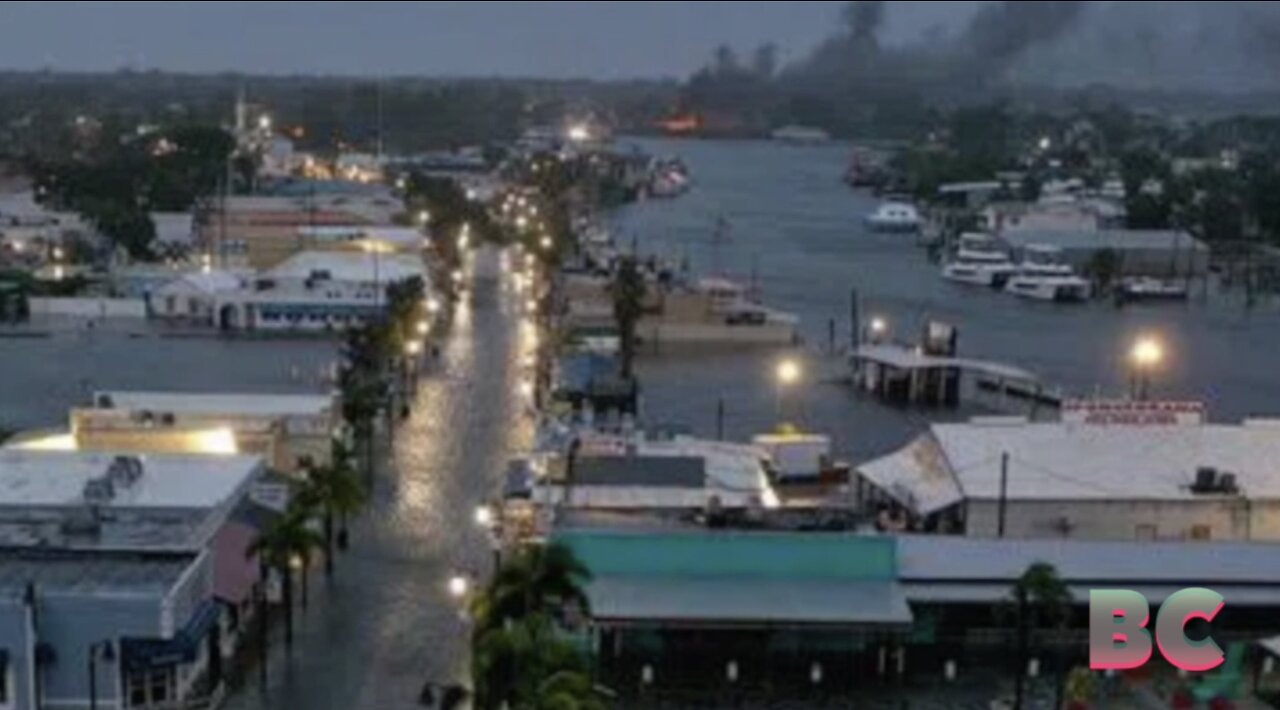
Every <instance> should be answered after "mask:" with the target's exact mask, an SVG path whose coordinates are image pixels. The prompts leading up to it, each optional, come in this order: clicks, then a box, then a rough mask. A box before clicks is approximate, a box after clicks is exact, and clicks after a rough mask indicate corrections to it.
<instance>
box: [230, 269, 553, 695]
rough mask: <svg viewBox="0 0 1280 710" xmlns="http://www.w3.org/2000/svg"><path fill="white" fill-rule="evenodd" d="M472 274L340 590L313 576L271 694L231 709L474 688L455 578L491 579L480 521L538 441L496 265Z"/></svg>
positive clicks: (428, 362)
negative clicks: (451, 591)
mask: <svg viewBox="0 0 1280 710" xmlns="http://www.w3.org/2000/svg"><path fill="white" fill-rule="evenodd" d="M474 273H475V280H474V288H473V289H471V290H469V291H468V292H467V293H468V296H467V297H466V298H464V299H463V300H461V301H460V303H459V305H458V307H457V310H456V312H455V314H454V322H453V325H452V328H451V330H450V332H449V333H448V335H447V336H445V337H444V339H443V341H442V342H441V343H440V345H441V349H440V355H439V361H433V360H432V358H431V357H430V356H426V357H424V359H423V368H422V370H421V372H420V375H419V386H418V388H417V390H416V396H415V398H414V403H413V407H412V413H411V415H410V417H409V419H408V420H407V421H405V422H403V423H402V425H401V426H399V427H398V428H397V429H396V432H395V437H394V442H393V444H392V451H393V453H392V457H391V462H392V463H391V465H390V466H389V467H387V468H386V469H385V470H383V471H381V472H379V475H378V478H377V483H376V485H375V488H374V493H373V496H372V500H371V501H370V505H369V508H368V512H367V513H365V514H364V515H362V516H361V517H360V518H359V519H358V521H357V522H356V525H355V526H354V528H353V530H352V547H351V550H350V551H349V552H347V553H346V554H344V555H342V556H340V557H339V558H338V569H337V574H336V577H335V579H334V580H333V581H332V582H331V583H326V582H325V581H324V580H323V579H322V578H320V579H317V577H319V574H318V572H317V573H315V574H313V580H312V584H313V586H314V587H315V593H314V594H313V596H312V600H311V602H312V605H313V606H312V608H311V609H310V610H309V611H308V612H307V613H306V614H305V615H303V616H301V617H299V618H300V621H299V622H298V623H299V626H298V629H297V635H296V637H295V639H294V644H293V649H292V651H289V650H288V649H286V648H285V647H284V644H283V642H282V641H283V640H282V639H281V638H280V634H281V632H280V630H279V628H278V627H277V629H275V630H273V633H274V634H275V638H274V639H273V640H272V648H271V656H270V658H271V660H270V663H269V665H268V673H267V685H266V687H265V688H263V687H262V686H261V685H260V684H259V681H258V680H257V677H256V673H253V672H251V673H250V677H249V679H248V682H247V684H246V685H245V686H244V687H243V688H241V689H240V690H239V691H238V692H237V693H235V694H234V696H233V697H232V698H231V700H230V702H228V704H227V705H226V707H227V708H228V709H229V710H257V709H258V708H261V709H263V710H266V709H268V708H271V709H276V708H308V709H315V710H323V709H324V708H334V709H335V710H336V709H338V708H341V709H343V710H387V709H392V708H409V707H415V706H417V704H418V697H419V693H420V692H421V690H422V688H423V686H424V684H425V683H427V682H433V683H453V682H459V681H465V679H466V665H465V664H466V661H465V655H466V654H465V651H466V649H467V639H468V627H467V624H466V622H465V621H464V619H463V617H462V615H461V613H460V612H461V604H460V603H459V602H458V601H457V600H455V599H453V598H452V597H450V596H449V595H448V591H447V589H448V587H447V583H448V579H449V578H450V577H451V576H452V575H454V574H464V575H467V576H469V577H471V578H474V579H480V578H482V577H483V576H484V575H486V574H488V568H487V565H488V564H489V560H490V555H491V547H490V544H489V541H488V537H487V534H486V533H485V532H484V531H482V530H480V529H479V528H478V526H477V525H476V523H475V521H474V511H475V509H476V507H477V506H478V505H480V504H482V503H484V502H486V501H490V500H492V499H493V498H494V496H495V495H496V494H497V493H498V491H499V487H500V479H501V476H502V472H503V469H504V465H505V462H506V459H507V457H508V456H510V455H511V454H512V453H514V452H516V451H518V450H521V449H523V448H525V447H527V446H528V445H529V443H530V441H531V438H532V431H531V420H530V419H529V417H528V416H527V412H526V411H525V410H524V408H523V407H522V405H521V404H520V402H519V401H518V400H519V397H518V394H517V393H518V390H519V387H518V382H519V378H520V377H521V373H520V370H519V364H518V363H519V354H520V348H522V347H525V344H523V343H522V342H521V339H520V338H519V329H518V328H516V327H515V315H514V311H513V310H512V308H511V305H512V304H510V303H509V302H508V301H509V299H508V298H507V297H506V296H504V295H503V290H502V288H501V286H500V282H499V280H498V279H499V275H498V273H497V269H496V259H494V258H493V254H492V253H482V254H480V255H478V256H477V258H476V264H475V269H474Z"/></svg>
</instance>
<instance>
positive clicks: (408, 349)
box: [404, 340, 422, 357]
mask: <svg viewBox="0 0 1280 710" xmlns="http://www.w3.org/2000/svg"><path fill="white" fill-rule="evenodd" d="M420 352H422V343H419V342H418V341H416V340H410V341H409V342H408V343H405V346H404V354H405V355H408V356H409V357H417V356H418V353H420Z"/></svg>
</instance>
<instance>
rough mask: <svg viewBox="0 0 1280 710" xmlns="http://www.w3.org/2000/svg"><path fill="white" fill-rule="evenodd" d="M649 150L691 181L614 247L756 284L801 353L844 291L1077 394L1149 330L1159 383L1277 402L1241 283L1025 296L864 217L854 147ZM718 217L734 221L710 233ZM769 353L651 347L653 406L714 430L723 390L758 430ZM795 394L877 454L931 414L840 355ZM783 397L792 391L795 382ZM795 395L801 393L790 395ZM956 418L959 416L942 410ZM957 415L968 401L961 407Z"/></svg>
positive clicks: (830, 428)
mask: <svg viewBox="0 0 1280 710" xmlns="http://www.w3.org/2000/svg"><path fill="white" fill-rule="evenodd" d="M635 142H637V143H638V144H639V145H641V146H642V147H643V149H645V150H646V151H648V152H650V153H652V154H655V155H677V156H679V157H680V158H681V159H683V160H684V161H685V163H686V164H687V165H688V166H689V168H690V170H691V171H692V174H693V178H694V181H695V186H694V187H693V189H692V190H691V191H689V192H688V193H686V194H685V195H683V196H681V197H679V198H676V199H674V200H653V201H647V202H641V203H637V204H635V205H631V206H628V207H626V208H624V209H622V210H621V211H619V212H618V213H617V214H616V215H615V219H614V226H615V232H616V236H617V238H618V241H619V243H620V244H624V245H625V244H630V243H631V241H632V240H633V239H634V241H635V243H636V244H637V245H638V247H639V250H640V252H641V253H642V254H650V253H653V254H658V255H661V256H664V257H667V258H670V259H672V260H673V261H675V262H680V261H681V260H687V262H688V263H689V265H690V267H691V269H692V271H693V272H695V273H701V274H707V275H710V274H723V275H727V276H730V277H733V278H735V279H737V280H739V281H741V282H743V283H753V282H754V283H755V284H756V287H757V289H758V292H759V294H760V296H761V297H762V298H763V299H764V300H765V301H766V303H768V304H769V305H771V306H776V307H778V308H782V309H785V310H789V311H792V312H794V313H796V314H798V315H799V316H801V318H802V319H803V323H802V331H803V335H804V338H805V341H806V344H807V347H806V350H807V351H810V352H812V351H820V350H822V349H824V348H825V347H826V344H827V341H828V322H829V321H830V320H831V319H834V320H835V323H836V325H837V331H838V332H837V341H838V343H839V344H841V345H843V344H845V343H847V342H848V341H849V332H850V326H849V311H850V306H849V303H850V292H851V290H853V289H856V290H857V291H858V293H859V296H860V303H861V313H862V315H863V317H864V318H866V317H869V316H870V315H872V314H876V315H880V316H883V317H884V318H886V319H887V320H888V322H889V323H890V324H891V327H892V329H893V331H894V335H895V336H896V337H897V338H900V339H906V340H911V341H916V340H918V333H919V332H920V329H921V327H922V325H923V323H924V322H925V321H927V320H939V321H943V322H946V323H950V324H952V325H954V326H956V327H957V328H958V329H959V332H960V337H959V348H960V352H961V354H962V355H964V356H966V357H976V358H986V359H991V360H997V361H1003V362H1008V363H1010V364H1014V365H1018V366H1020V367H1023V368H1025V369H1027V370H1029V371H1031V372H1033V373H1035V374H1037V375H1038V376H1040V377H1041V378H1042V379H1043V380H1044V381H1045V382H1046V383H1047V384H1049V385H1051V386H1060V387H1063V388H1064V389H1065V390H1066V391H1068V392H1069V393H1073V394H1077V395H1092V394H1102V395H1121V394H1123V393H1125V392H1126V391H1127V387H1128V383H1129V379H1130V376H1131V372H1130V370H1129V368H1128V365H1127V359H1126V356H1127V353H1128V349H1129V348H1130V346H1131V344H1132V342H1133V340H1134V339H1135V338H1137V337H1138V336H1139V335H1143V334H1153V335H1156V336H1158V337H1159V338H1160V339H1161V340H1162V341H1163V342H1164V343H1165V351H1166V358H1165V361H1164V362H1163V363H1162V365H1161V366H1160V368H1159V370H1158V371H1157V372H1155V373H1154V375H1153V377H1152V390H1153V396H1155V397H1160V398H1188V399H1198V400H1203V401H1204V402H1206V403H1207V404H1208V407H1209V413H1210V417H1211V418H1212V419H1215V420H1219V421H1236V420H1239V419H1240V418H1242V417H1245V416H1264V415H1277V414H1280V397H1277V394H1280V372H1277V368H1276V367H1275V362H1276V360H1275V355H1274V353H1275V352H1276V351H1277V348H1280V308H1277V306H1276V305H1275V304H1268V303H1265V302H1264V303H1262V304H1261V305H1259V306H1256V307H1254V308H1253V309H1246V308H1245V307H1244V305H1243V302H1242V298H1241V297H1239V296H1238V295H1236V294H1226V293H1223V292H1221V291H1220V290H1219V289H1218V287H1217V286H1216V285H1214V284H1210V286H1209V288H1208V289H1207V292H1206V293H1205V294H1203V295H1202V294H1200V293H1196V294H1195V297H1194V298H1193V299H1191V300H1190V301H1189V302H1187V303H1164V304H1139V305H1131V306H1128V307H1126V308H1124V309H1117V308H1116V307H1115V306H1114V305H1112V304H1111V303H1110V302H1109V301H1097V302H1094V303H1089V304H1084V305H1080V304H1053V303H1040V302H1029V301H1024V300H1020V299H1016V298H1013V297H1011V296H1008V295H1006V294H1003V293H999V292H993V291H990V290H987V289H982V288H973V287H966V286H963V285H959V284H954V283H951V282H947V281H944V280H943V279H942V278H941V277H940V276H939V275H938V266H937V265H936V264H932V263H930V262H929V260H928V258H927V255H926V253H925V251H924V250H923V249H922V248H920V247H919V246H917V245H916V243H915V240H914V239H913V238H911V237H904V236H901V235H890V234H878V233H873V232H871V231H869V230H867V229H866V228H865V227H864V225H863V223H862V218H863V217H864V216H865V215H866V214H867V213H869V212H870V211H872V210H873V209H874V208H875V206H876V204H877V201H876V199H875V198H873V197H872V196H871V195H870V194H868V193H867V192H865V191H855V190H852V189H850V188H849V187H847V186H846V185H845V184H844V183H843V182H841V179H840V178H841V174H842V172H843V170H844V168H845V166H846V162H847V158H848V147H847V146H845V145H841V144H835V143H833V144H827V145H820V146H794V145H784V144H778V143H772V142H767V141H683V140H641V141H635ZM722 217H723V219H724V220H726V221H727V223H728V225H729V228H728V229H727V230H724V231H726V232H727V234H725V235H724V236H722V237H721V238H719V239H717V238H716V236H715V235H716V224H717V221H718V220H719V219H721V218H722ZM777 357H778V354H777V353H759V352H756V353H752V352H735V351H729V352H715V353H712V352H701V353H698V354H695V355H686V356H676V355H671V354H666V355H664V356H663V357H661V358H652V357H649V358H645V359H644V360H643V361H642V362H641V364H640V371H641V374H642V375H643V376H644V378H645V379H644V385H645V398H646V403H647V405H648V407H647V409H648V411H649V412H650V414H651V415H652V416H653V417H654V418H658V419H667V420H671V421H679V422H682V423H685V424H688V425H690V426H692V427H693V428H694V429H695V430H696V431H699V432H700V433H714V432H715V430H716V428H717V424H716V418H715V412H716V407H717V401H718V400H719V399H721V398H725V399H726V401H727V406H726V412H727V414H726V426H725V428H726V430H727V432H728V433H729V434H730V435H732V436H749V435H750V434H752V433H755V432H758V431H760V430H761V429H762V428H768V427H769V426H770V425H771V424H772V423H773V422H775V421H776V419H777V418H778V417H777V415H776V412H777V403H776V400H777V398H778V392H777V390H776V387H775V385H774V383H773V381H772V377H771V372H772V363H773V362H774V361H775V360H776V358H777ZM813 365H814V369H813V372H814V373H819V372H821V373H823V374H822V375H821V376H815V377H811V378H809V380H808V381H807V382H805V383H804V384H802V385H800V386H799V388H800V389H801V390H802V391H800V392H795V393H791V395H790V396H791V399H792V401H793V402H800V401H802V402H803V407H802V409H801V410H800V411H798V412H797V411H796V410H794V409H792V410H785V409H784V412H785V413H786V414H787V415H789V416H788V417H787V418H789V419H797V418H802V420H803V423H804V424H805V425H807V426H808V427H809V428H812V429H817V430H820V431H827V432H829V433H831V434H832V435H833V436H834V437H835V438H836V439H837V442H838V444H839V446H840V448H841V449H842V450H843V452H844V453H845V454H846V455H849V456H851V457H852V458H855V459H859V458H863V457H865V456H869V455H874V454H876V453H879V452H881V451H883V450H885V449H887V448H891V447H892V446H895V445H896V443H898V442H900V441H901V440H903V439H904V438H905V437H908V436H910V434H911V433H912V432H914V431H917V430H918V429H919V428H920V427H921V426H922V425H923V424H924V423H925V422H927V421H928V420H930V419H936V418H938V414H937V413H931V412H927V411H921V410H904V409H898V408H893V407H884V406H882V405H879V404H878V403H876V402H873V401H870V400H868V399H866V398H864V397H860V396H857V395H855V394H853V393H851V392H849V391H848V388H847V387H845V386H842V385H837V384H833V383H830V382H825V381H816V380H818V379H820V378H821V379H824V380H827V379H830V378H829V370H830V363H820V362H817V361H814V362H813ZM783 395H784V402H783V404H784V406H786V405H787V404H788V402H787V401H786V397H787V393H783ZM791 406H793V407H800V406H801V405H800V404H796V403H793V404H792V405H791ZM942 416H943V417H951V418H954V417H955V416H957V415H956V414H951V415H945V414H944V415H942ZM960 416H962V414H961V415H960Z"/></svg>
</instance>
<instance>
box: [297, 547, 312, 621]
mask: <svg viewBox="0 0 1280 710" xmlns="http://www.w3.org/2000/svg"><path fill="white" fill-rule="evenodd" d="M299 569H301V571H302V580H301V581H302V610H303V611H304V612H305V611H306V610H307V586H308V585H307V578H308V577H309V576H310V569H311V560H309V559H307V558H306V557H303V558H302V566H301V567H300V568H299Z"/></svg>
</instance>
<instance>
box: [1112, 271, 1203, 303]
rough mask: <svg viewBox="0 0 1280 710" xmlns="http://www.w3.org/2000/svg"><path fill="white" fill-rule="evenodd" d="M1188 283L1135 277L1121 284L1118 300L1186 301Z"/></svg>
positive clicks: (1149, 277) (1118, 290)
mask: <svg viewBox="0 0 1280 710" xmlns="http://www.w3.org/2000/svg"><path fill="white" fill-rule="evenodd" d="M1187 293H1188V291H1187V283H1186V281H1181V280H1173V279H1158V278H1155V277H1153V276H1134V277H1132V278H1127V279H1125V280H1123V281H1121V282H1120V288H1119V289H1117V291H1116V298H1117V299H1119V300H1120V301H1122V302H1124V301H1185V300H1187Z"/></svg>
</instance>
